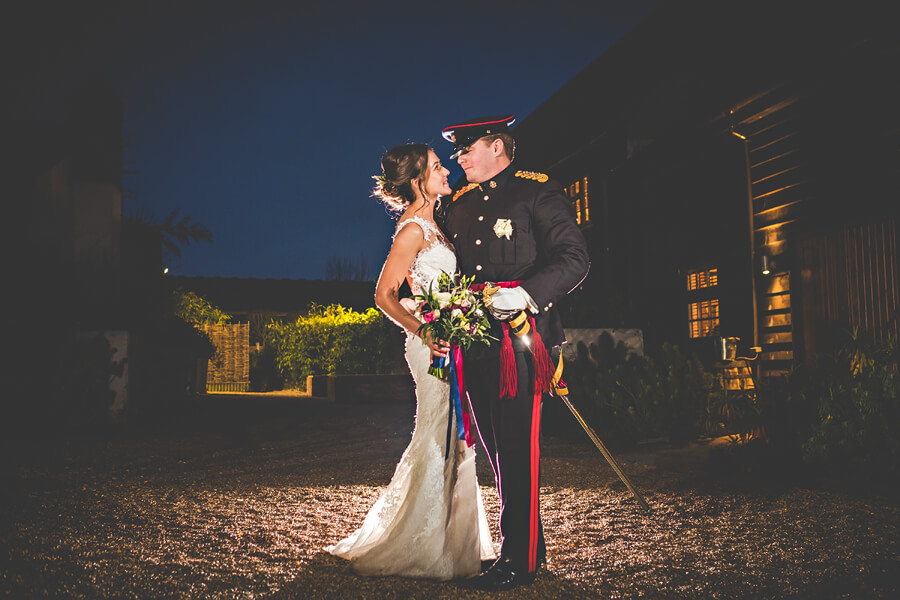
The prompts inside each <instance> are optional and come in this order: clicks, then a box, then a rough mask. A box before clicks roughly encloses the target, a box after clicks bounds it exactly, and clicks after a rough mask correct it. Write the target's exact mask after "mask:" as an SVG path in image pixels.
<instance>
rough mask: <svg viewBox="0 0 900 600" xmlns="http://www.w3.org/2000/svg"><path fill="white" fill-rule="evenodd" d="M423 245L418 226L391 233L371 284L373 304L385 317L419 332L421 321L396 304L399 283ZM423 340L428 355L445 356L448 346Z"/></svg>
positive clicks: (401, 283)
mask: <svg viewBox="0 0 900 600" xmlns="http://www.w3.org/2000/svg"><path fill="white" fill-rule="evenodd" d="M424 246H425V235H424V233H423V232H422V229H421V228H419V227H403V228H402V229H401V230H400V231H399V232H397V235H396V236H394V243H393V245H392V246H391V251H390V252H389V253H388V257H387V260H386V261H385V262H384V267H382V268H381V275H380V276H379V277H378V283H377V284H376V285H375V305H376V306H377V307H378V308H380V309H381V312H383V313H384V314H385V315H387V317H388V318H389V319H390V320H391V321H393V322H394V323H396V324H397V325H399V326H400V327H402V328H403V329H406V330H407V331H411V332H413V333H415V334H416V335H419V328H420V327H421V325H422V323H420V322H419V320H418V319H417V318H416V317H415V316H413V315H412V314H411V313H410V312H409V311H408V310H406V309H405V308H404V307H403V305H402V304H400V286H401V285H403V280H404V279H406V274H407V273H408V272H409V268H410V266H412V263H413V261H414V260H415V258H416V255H417V254H418V253H419V250H421V249H422V248H423V247H424ZM423 341H425V343H426V344H428V347H429V349H430V350H431V354H432V355H434V356H445V355H446V354H447V350H448V348H449V345H448V344H447V343H446V342H442V341H440V340H438V342H437V343H435V342H433V341H432V340H431V336H430V335H429V336H428V339H427V340H423Z"/></svg>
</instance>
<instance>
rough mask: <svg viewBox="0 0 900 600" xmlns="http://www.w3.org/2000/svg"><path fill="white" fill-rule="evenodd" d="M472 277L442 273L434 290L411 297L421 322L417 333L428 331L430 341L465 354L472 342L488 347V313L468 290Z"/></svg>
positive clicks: (478, 299) (479, 298)
mask: <svg viewBox="0 0 900 600" xmlns="http://www.w3.org/2000/svg"><path fill="white" fill-rule="evenodd" d="M474 280H475V277H474V276H470V277H465V276H458V275H450V274H449V273H441V274H440V275H439V276H438V279H437V286H432V289H427V290H424V291H423V292H422V293H421V294H417V295H415V296H413V299H414V300H415V301H416V302H418V306H417V308H416V313H417V314H418V315H419V317H420V318H421V320H422V327H421V328H420V329H419V333H420V334H421V335H423V336H424V334H425V332H427V331H431V335H432V338H433V339H440V340H444V341H445V342H449V343H451V344H455V345H457V346H459V347H460V348H462V349H463V350H467V349H468V348H469V346H471V345H472V342H482V343H485V344H488V345H490V343H491V339H492V338H491V336H490V335H488V332H489V331H490V329H491V325H490V323H489V322H488V318H487V310H486V309H485V307H484V303H483V302H482V301H481V297H480V296H479V295H478V294H476V293H475V292H473V291H472V290H471V289H470V288H471V286H472V282H473V281H474Z"/></svg>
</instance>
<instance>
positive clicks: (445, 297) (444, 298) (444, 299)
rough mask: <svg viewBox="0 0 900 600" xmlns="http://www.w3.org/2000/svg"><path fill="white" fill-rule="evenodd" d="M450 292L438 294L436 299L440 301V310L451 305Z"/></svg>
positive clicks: (435, 296)
mask: <svg viewBox="0 0 900 600" xmlns="http://www.w3.org/2000/svg"><path fill="white" fill-rule="evenodd" d="M450 298H451V295H450V292H437V293H436V294H435V295H434V299H435V300H437V301H438V308H447V306H449V305H450Z"/></svg>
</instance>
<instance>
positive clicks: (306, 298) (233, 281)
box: [165, 276, 375, 314]
mask: <svg viewBox="0 0 900 600" xmlns="http://www.w3.org/2000/svg"><path fill="white" fill-rule="evenodd" d="M165 281H166V285H167V287H168V288H169V289H171V290H174V289H176V288H181V289H183V290H187V291H192V292H194V293H196V294H198V295H200V296H202V297H203V298H205V299H206V300H207V301H209V302H210V303H211V304H213V305H214V306H216V307H218V308H220V309H222V310H223V311H225V312H226V313H231V314H243V313H249V312H274V313H303V312H306V311H307V309H308V308H309V306H310V304H312V303H316V304H320V305H323V306H327V305H329V304H340V305H342V306H344V307H345V308H352V309H354V310H357V311H363V310H365V309H367V308H371V307H374V306H375V301H374V295H375V283H374V282H372V281H324V280H319V279H253V278H237V277H230V278H225V277H178V276H173V277H166V278H165Z"/></svg>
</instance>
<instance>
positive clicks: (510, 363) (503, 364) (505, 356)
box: [460, 281, 553, 398]
mask: <svg viewBox="0 0 900 600" xmlns="http://www.w3.org/2000/svg"><path fill="white" fill-rule="evenodd" d="M521 283H522V282H521V281H501V282H498V283H492V284H491V285H492V286H496V287H501V288H515V287H519V285H520V284H521ZM485 287H487V284H486V283H474V284H472V285H471V286H470V289H471V290H472V291H474V292H480V291H482V290H484V288H485ZM528 322H529V323H530V324H531V343H530V344H529V347H530V348H531V357H532V359H533V363H534V390H535V393H538V392H549V391H551V388H552V385H553V383H552V382H553V368H552V367H551V365H550V353H549V352H547V348H546V346H544V340H543V338H542V337H541V334H540V333H538V330H537V327H535V322H534V317H532V316H529V317H528ZM500 324H501V325H502V327H503V341H502V342H500V397H501V398H515V396H516V392H517V391H518V389H517V388H518V385H517V383H516V356H515V353H514V352H513V349H512V339H511V338H510V337H509V323H506V322H505V321H502V322H501V323H500ZM460 389H462V388H460Z"/></svg>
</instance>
